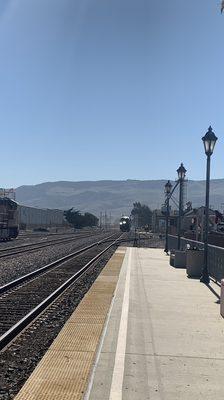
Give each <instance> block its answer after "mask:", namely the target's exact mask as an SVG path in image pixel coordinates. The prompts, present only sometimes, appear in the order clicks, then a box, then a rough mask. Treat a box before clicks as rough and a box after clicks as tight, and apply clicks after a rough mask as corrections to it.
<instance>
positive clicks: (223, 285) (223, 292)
mask: <svg viewBox="0 0 224 400" xmlns="http://www.w3.org/2000/svg"><path fill="white" fill-rule="evenodd" d="M220 314H221V316H222V317H223V318H224V279H222V280H221V296H220Z"/></svg>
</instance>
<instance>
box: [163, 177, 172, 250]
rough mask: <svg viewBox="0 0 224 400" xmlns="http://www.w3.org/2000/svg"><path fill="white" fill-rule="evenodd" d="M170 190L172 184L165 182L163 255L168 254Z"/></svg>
mask: <svg viewBox="0 0 224 400" xmlns="http://www.w3.org/2000/svg"><path fill="white" fill-rule="evenodd" d="M171 189H172V184H171V182H170V181H167V183H166V184H165V195H166V243H165V249H164V251H165V253H166V254H168V251H169V249H168V233H169V216H170V193H171Z"/></svg>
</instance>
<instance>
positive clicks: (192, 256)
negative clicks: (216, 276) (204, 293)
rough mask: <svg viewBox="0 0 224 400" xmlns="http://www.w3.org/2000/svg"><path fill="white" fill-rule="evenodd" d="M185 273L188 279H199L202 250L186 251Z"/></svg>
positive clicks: (202, 256)
mask: <svg viewBox="0 0 224 400" xmlns="http://www.w3.org/2000/svg"><path fill="white" fill-rule="evenodd" d="M186 253H187V256H186V272H187V275H188V277H189V278H200V277H201V275H202V269H203V266H204V250H187V252H186Z"/></svg>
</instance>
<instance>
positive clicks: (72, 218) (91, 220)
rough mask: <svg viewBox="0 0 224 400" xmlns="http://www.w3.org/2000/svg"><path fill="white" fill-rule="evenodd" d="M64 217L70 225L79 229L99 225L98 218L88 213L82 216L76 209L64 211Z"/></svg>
mask: <svg viewBox="0 0 224 400" xmlns="http://www.w3.org/2000/svg"><path fill="white" fill-rule="evenodd" d="M64 216H65V219H66V220H67V221H68V223H69V224H71V225H73V226H74V228H77V229H80V228H83V227H84V226H91V227H92V226H97V225H98V218H97V217H96V216H95V215H93V214H91V213H88V212H87V213H85V214H84V215H82V214H81V213H80V211H79V210H75V209H74V208H70V209H69V210H66V211H64Z"/></svg>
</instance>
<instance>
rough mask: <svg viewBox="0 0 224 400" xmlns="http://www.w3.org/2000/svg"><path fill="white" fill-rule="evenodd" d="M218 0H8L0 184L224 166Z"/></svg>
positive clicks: (1, 65)
mask: <svg viewBox="0 0 224 400" xmlns="http://www.w3.org/2000/svg"><path fill="white" fill-rule="evenodd" d="M223 71H224V14H222V15H221V13H220V2H219V1H218V0H188V1H186V0H113V1H109V0H0V136H1V141H0V146H1V158H0V160H1V174H0V186H1V187H17V186H20V185H24V184H38V183H41V182H46V181H57V180H69V181H81V180H101V179H113V180H120V179H172V180H173V179H175V177H176V169H177V168H178V166H179V165H180V163H181V162H183V163H184V165H185V167H186V169H187V176H188V178H189V179H204V178H205V164H206V159H205V154H204V149H203V143H202V141H201V138H202V136H203V135H204V134H205V133H206V131H207V129H208V127H209V125H212V127H213V130H214V132H215V133H216V135H217V136H218V141H217V144H216V147H215V150H214V154H213V156H212V165H211V177H212V178H224V78H223Z"/></svg>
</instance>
